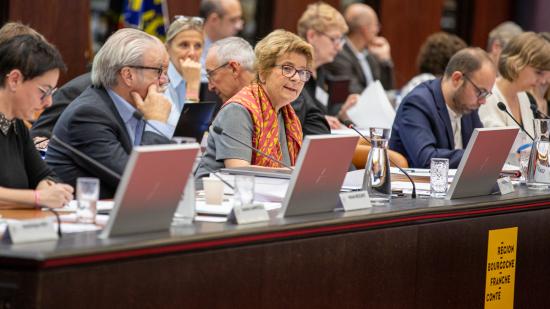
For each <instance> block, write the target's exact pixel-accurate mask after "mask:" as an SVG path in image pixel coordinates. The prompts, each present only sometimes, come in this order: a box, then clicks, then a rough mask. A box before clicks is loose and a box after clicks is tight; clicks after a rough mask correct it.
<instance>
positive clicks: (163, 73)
mask: <svg viewBox="0 0 550 309" xmlns="http://www.w3.org/2000/svg"><path fill="white" fill-rule="evenodd" d="M128 67H130V68H134V69H140V70H153V71H157V74H158V77H157V78H158V80H160V79H161V78H162V75H164V76H165V77H166V79H167V80H168V81H169V80H170V79H169V78H168V71H167V70H164V68H163V67H162V66H160V67H148V66H143V65H129V66H128Z"/></svg>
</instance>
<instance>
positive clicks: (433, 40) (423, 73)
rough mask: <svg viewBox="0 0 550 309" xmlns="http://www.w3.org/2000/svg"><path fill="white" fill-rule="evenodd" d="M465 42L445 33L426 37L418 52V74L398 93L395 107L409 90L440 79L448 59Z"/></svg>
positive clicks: (463, 46) (463, 45) (464, 44)
mask: <svg viewBox="0 0 550 309" xmlns="http://www.w3.org/2000/svg"><path fill="white" fill-rule="evenodd" d="M466 47H467V45H466V42H464V40H462V39H461V38H459V37H458V36H456V35H454V34H450V33H447V32H443V31H441V32H436V33H434V34H431V35H430V36H428V38H427V39H426V40H425V41H424V43H423V44H422V46H420V51H419V52H418V57H417V58H416V65H417V67H418V72H420V74H418V75H416V76H415V77H413V78H412V79H411V80H410V81H409V82H408V83H407V84H406V85H405V86H403V88H401V91H400V93H399V99H398V100H397V105H398V106H399V103H401V99H402V98H404V97H405V96H406V95H407V94H408V93H409V92H411V90H413V89H414V88H415V87H416V86H418V85H420V84H421V83H423V82H425V81H428V80H432V79H436V78H440V77H441V76H443V73H444V72H445V67H446V66H447V63H449V59H451V57H452V56H453V55H454V54H455V53H456V52H457V51H459V50H461V49H463V48H466Z"/></svg>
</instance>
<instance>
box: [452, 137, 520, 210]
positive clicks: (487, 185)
mask: <svg viewBox="0 0 550 309" xmlns="http://www.w3.org/2000/svg"><path fill="white" fill-rule="evenodd" d="M518 130H519V128H512V127H503V128H482V129H475V130H474V133H473V134H472V137H471V138H470V142H469V143H468V146H467V147H466V150H465V151H464V155H463V156H462V159H461V160H460V164H459V165H458V169H457V170H456V174H455V176H454V179H453V182H452V183H451V187H450V188H449V191H448V192H447V197H446V198H447V199H456V198H464V197H473V196H482V195H488V194H491V192H492V191H493V188H494V187H495V183H496V180H497V179H498V177H499V175H500V171H501V170H502V167H503V166H504V162H505V161H506V158H507V157H508V152H509V151H510V147H512V144H513V143H514V141H515V139H516V136H517V135H518Z"/></svg>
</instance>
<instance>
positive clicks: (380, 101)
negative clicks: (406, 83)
mask: <svg viewBox="0 0 550 309" xmlns="http://www.w3.org/2000/svg"><path fill="white" fill-rule="evenodd" d="M348 116H349V118H350V119H351V121H353V122H354V123H355V124H356V125H357V126H359V127H361V128H373V127H376V128H388V129H391V127H392V125H393V119H394V118H395V110H394V109H393V106H392V105H391V103H390V101H389V100H388V97H387V96H386V92H385V91H384V88H383V87H382V84H381V83H380V81H375V82H374V83H371V84H369V86H368V87H367V88H366V89H365V90H364V91H363V93H361V96H360V97H359V100H358V101H357V104H355V105H354V106H352V107H351V108H350V109H348Z"/></svg>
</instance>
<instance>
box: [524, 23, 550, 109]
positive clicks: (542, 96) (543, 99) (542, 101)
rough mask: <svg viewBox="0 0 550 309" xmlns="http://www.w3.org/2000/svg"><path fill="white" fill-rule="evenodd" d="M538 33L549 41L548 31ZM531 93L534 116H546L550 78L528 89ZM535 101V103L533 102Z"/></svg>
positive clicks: (549, 102)
mask: <svg viewBox="0 0 550 309" xmlns="http://www.w3.org/2000/svg"><path fill="white" fill-rule="evenodd" d="M540 35H541V36H542V37H543V38H544V39H546V40H547V41H548V42H550V32H541V33H540ZM528 93H529V94H531V96H532V98H529V100H531V101H532V102H531V109H532V110H533V114H534V116H535V118H548V112H549V110H550V78H546V79H545V80H544V81H543V82H541V83H540V85H538V86H535V87H532V88H531V89H529V92H528ZM533 103H535V104H533Z"/></svg>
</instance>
